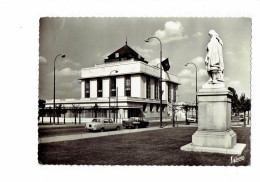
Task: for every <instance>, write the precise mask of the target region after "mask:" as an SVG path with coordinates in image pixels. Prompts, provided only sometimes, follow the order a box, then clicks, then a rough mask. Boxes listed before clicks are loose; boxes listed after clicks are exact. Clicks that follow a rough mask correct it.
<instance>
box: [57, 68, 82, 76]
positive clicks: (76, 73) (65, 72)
mask: <svg viewBox="0 0 260 182" xmlns="http://www.w3.org/2000/svg"><path fill="white" fill-rule="evenodd" d="M57 75H58V76H79V75H80V71H78V70H72V69H71V68H64V69H62V70H60V71H57Z"/></svg>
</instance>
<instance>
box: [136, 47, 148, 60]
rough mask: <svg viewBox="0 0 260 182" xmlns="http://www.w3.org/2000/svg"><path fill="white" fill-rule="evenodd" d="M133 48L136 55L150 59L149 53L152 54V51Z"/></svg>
mask: <svg viewBox="0 0 260 182" xmlns="http://www.w3.org/2000/svg"><path fill="white" fill-rule="evenodd" d="M133 48H134V49H135V50H136V52H137V53H138V54H140V55H141V56H142V57H145V58H150V57H151V53H153V51H152V50H150V49H142V48H140V47H139V46H137V47H133Z"/></svg>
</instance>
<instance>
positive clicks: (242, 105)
mask: <svg viewBox="0 0 260 182" xmlns="http://www.w3.org/2000/svg"><path fill="white" fill-rule="evenodd" d="M239 110H240V111H241V112H243V113H244V126H246V111H249V110H251V100H250V99H248V98H246V95H245V94H244V93H242V94H241V96H240V98H239Z"/></svg>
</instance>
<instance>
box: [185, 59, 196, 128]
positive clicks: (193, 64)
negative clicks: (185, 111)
mask: <svg viewBox="0 0 260 182" xmlns="http://www.w3.org/2000/svg"><path fill="white" fill-rule="evenodd" d="M188 64H193V65H194V66H195V68H196V123H198V96H197V92H198V87H197V85H198V77H197V73H198V72H197V66H196V64H194V63H191V62H190V63H187V64H185V66H188Z"/></svg>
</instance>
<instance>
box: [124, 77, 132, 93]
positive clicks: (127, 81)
mask: <svg viewBox="0 0 260 182" xmlns="http://www.w3.org/2000/svg"><path fill="white" fill-rule="evenodd" d="M125 96H131V77H130V75H127V76H126V77H125Z"/></svg>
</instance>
